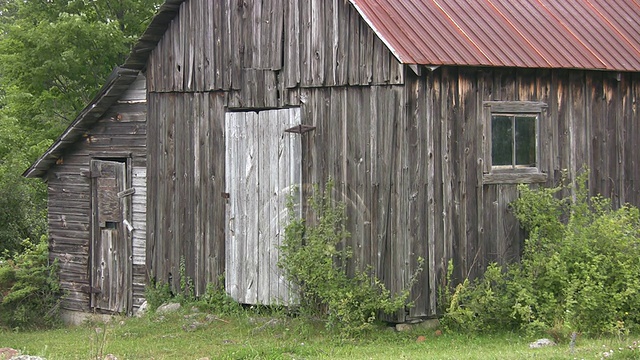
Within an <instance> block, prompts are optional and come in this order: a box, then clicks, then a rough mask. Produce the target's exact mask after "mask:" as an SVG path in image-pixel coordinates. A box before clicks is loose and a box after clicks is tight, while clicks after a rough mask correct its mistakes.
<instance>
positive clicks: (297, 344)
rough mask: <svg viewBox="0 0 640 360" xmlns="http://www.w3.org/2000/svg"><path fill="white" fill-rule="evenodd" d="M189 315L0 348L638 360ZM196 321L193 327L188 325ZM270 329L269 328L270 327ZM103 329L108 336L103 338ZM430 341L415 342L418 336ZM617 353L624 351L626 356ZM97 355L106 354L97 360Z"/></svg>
mask: <svg viewBox="0 0 640 360" xmlns="http://www.w3.org/2000/svg"><path fill="white" fill-rule="evenodd" d="M205 316H206V314H196V315H193V314H189V313H188V312H187V311H185V312H181V313H175V314H171V315H167V316H166V317H165V318H163V317H158V316H155V315H152V316H148V317H144V318H141V319H134V318H113V319H112V321H111V322H110V323H108V324H106V325H105V324H103V323H99V322H91V323H86V324H84V325H81V326H77V327H70V328H64V329H56V330H49V331H33V332H12V331H7V330H0V347H12V348H15V349H18V350H21V351H22V352H23V353H24V354H30V355H38V356H42V357H46V358H47V359H48V360H56V359H95V358H101V359H102V358H104V355H106V354H114V355H115V356H116V357H117V358H118V359H120V360H123V359H201V358H209V359H483V360H484V359H501V360H503V359H600V358H601V357H602V353H603V352H604V351H607V350H610V349H613V350H614V353H613V356H610V357H609V358H608V359H638V358H640V349H635V350H629V349H628V348H627V347H628V346H629V345H632V344H633V340H638V338H634V337H626V338H621V339H619V338H607V339H584V338H580V337H579V338H578V341H577V344H576V347H575V349H574V351H573V352H572V351H571V350H570V349H569V345H568V344H560V345H558V346H555V347H549V348H543V349H530V348H529V343H530V342H532V341H534V340H536V337H527V336H524V335H518V334H510V333H504V334H497V335H476V336H468V335H462V334H451V333H445V334H443V335H441V336H436V335H435V333H434V331H433V330H426V329H420V328H416V329H413V330H411V331H409V332H396V331H393V330H391V329H390V328H385V327H380V328H376V329H375V330H374V331H372V332H370V333H368V334H367V335H364V336H363V337H361V338H358V339H343V338H341V337H340V336H339V335H337V334H331V333H328V332H327V331H326V330H325V329H324V327H323V325H322V324H320V323H310V322H307V321H303V320H302V319H297V318H287V317H285V316H282V315H259V314H258V315H256V314H253V315H245V314H243V315H238V316H233V317H221V318H217V319H213V320H212V319H209V320H207V319H205ZM194 322H198V326H196V328H195V329H193V327H192V326H191V325H193V324H194ZM265 324H267V325H265ZM105 331H106V333H105ZM105 334H106V335H105ZM421 335H422V336H425V337H426V341H423V342H416V339H417V338H418V336H421ZM619 348H621V349H623V350H622V351H620V350H619ZM97 355H102V356H101V357H97Z"/></svg>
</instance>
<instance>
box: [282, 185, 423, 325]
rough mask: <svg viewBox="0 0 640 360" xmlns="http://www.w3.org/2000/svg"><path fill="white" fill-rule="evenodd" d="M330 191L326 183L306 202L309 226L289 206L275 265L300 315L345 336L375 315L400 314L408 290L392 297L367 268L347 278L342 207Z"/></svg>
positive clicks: (347, 250)
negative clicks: (311, 216)
mask: <svg viewBox="0 0 640 360" xmlns="http://www.w3.org/2000/svg"><path fill="white" fill-rule="evenodd" d="M332 189H333V183H332V182H331V181H329V182H328V183H327V185H326V188H325V192H324V193H323V194H321V193H320V192H319V191H318V189H317V187H316V188H315V189H314V194H313V196H311V197H310V199H309V200H308V201H309V206H310V209H311V210H312V211H313V213H314V219H313V221H312V224H307V223H306V222H305V220H304V219H301V218H299V217H298V216H296V214H295V212H294V210H293V203H292V201H289V204H288V207H289V224H288V225H287V226H286V229H285V238H284V241H283V245H282V246H281V247H280V251H281V253H280V259H279V266H280V267H281V268H282V269H283V270H284V272H285V274H286V276H287V278H288V280H289V281H290V282H291V283H293V284H294V288H295V289H297V291H298V293H299V300H300V306H301V310H302V311H303V312H306V313H307V314H308V315H311V316H320V317H323V318H326V320H327V326H328V327H330V328H336V329H339V330H340V331H342V332H343V333H344V334H356V333H359V332H361V331H363V330H365V329H367V328H368V327H369V326H371V324H372V323H373V322H374V321H375V320H376V317H377V316H378V314H379V313H380V312H383V313H386V314H392V313H394V312H396V311H399V310H402V309H404V307H405V306H406V305H407V299H408V297H409V291H408V289H405V290H404V291H402V292H401V293H399V294H392V293H391V292H390V291H389V290H388V289H387V288H386V287H385V285H384V284H383V283H382V282H381V281H380V280H379V279H378V278H377V277H375V276H373V275H372V274H371V270H370V269H367V270H365V271H356V272H355V274H354V275H353V276H352V277H348V276H347V274H346V272H345V269H344V267H343V265H344V264H347V263H348V262H349V261H352V260H351V259H352V257H353V255H352V252H351V249H350V248H349V247H348V246H342V243H343V241H344V240H345V239H347V238H348V237H349V236H350V234H349V232H348V231H347V230H346V227H345V222H346V215H345V210H344V204H343V203H341V202H336V201H333V200H332V199H331V197H330V195H329V194H330V193H331V191H332ZM420 261H421V260H420ZM416 277H417V274H416V275H414V279H415V278H416ZM411 285H413V281H412V282H411V284H410V286H411Z"/></svg>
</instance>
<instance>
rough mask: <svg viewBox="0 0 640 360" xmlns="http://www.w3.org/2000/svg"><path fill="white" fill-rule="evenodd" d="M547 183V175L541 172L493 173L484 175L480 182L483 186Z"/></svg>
mask: <svg viewBox="0 0 640 360" xmlns="http://www.w3.org/2000/svg"><path fill="white" fill-rule="evenodd" d="M546 181H547V174H545V173H541V172H511V171H505V172H493V173H489V174H484V175H483V176H482V182H483V184H485V185H493V184H534V183H543V182H546Z"/></svg>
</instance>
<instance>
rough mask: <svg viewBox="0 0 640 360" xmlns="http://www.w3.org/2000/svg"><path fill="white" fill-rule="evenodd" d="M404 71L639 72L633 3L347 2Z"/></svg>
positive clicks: (637, 7)
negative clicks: (458, 68)
mask: <svg viewBox="0 0 640 360" xmlns="http://www.w3.org/2000/svg"><path fill="white" fill-rule="evenodd" d="M350 1H351V3H352V4H353V5H354V6H355V7H356V9H357V10H358V11H359V12H360V14H361V15H362V17H363V18H364V19H365V20H366V21H367V23H369V25H370V26H371V27H372V28H373V29H374V30H375V31H376V33H377V34H378V36H379V37H380V39H381V40H382V41H383V42H384V43H385V44H387V46H388V47H389V48H390V49H391V51H392V52H393V54H394V55H395V56H396V57H397V58H398V60H400V61H401V62H402V63H405V64H420V65H434V66H437V65H474V66H509V67H527V68H571V69H599V70H616V71H640V2H639V1H638V0H350Z"/></svg>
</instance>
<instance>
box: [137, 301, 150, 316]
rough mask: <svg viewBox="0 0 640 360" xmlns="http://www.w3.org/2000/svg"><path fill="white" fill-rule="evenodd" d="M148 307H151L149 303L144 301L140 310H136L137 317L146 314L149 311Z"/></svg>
mask: <svg viewBox="0 0 640 360" xmlns="http://www.w3.org/2000/svg"><path fill="white" fill-rule="evenodd" d="M147 309H149V303H148V302H146V301H145V302H143V303H142V305H140V307H139V308H138V310H136V311H135V316H136V317H142V316H144V314H146V313H147Z"/></svg>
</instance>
